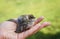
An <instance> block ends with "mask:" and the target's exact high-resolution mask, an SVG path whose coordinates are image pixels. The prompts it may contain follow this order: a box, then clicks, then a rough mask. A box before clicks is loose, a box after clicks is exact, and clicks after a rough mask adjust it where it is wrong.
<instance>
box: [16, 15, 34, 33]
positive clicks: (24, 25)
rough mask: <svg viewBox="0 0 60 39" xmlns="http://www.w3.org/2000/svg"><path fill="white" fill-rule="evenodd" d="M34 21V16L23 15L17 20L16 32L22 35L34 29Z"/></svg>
mask: <svg viewBox="0 0 60 39" xmlns="http://www.w3.org/2000/svg"><path fill="white" fill-rule="evenodd" d="M34 21H35V17H34V16H33V15H21V16H20V17H18V19H17V28H16V31H15V32H16V33H21V32H24V31H26V30H28V29H29V28H31V27H32V25H33V23H34Z"/></svg>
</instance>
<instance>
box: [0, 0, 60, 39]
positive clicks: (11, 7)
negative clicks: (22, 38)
mask: <svg viewBox="0 0 60 39" xmlns="http://www.w3.org/2000/svg"><path fill="white" fill-rule="evenodd" d="M22 14H33V15H34V16H36V18H38V17H40V16H44V17H45V19H44V21H50V22H51V26H49V27H46V28H44V29H42V30H40V32H38V33H36V34H35V35H33V36H31V37H29V38H28V39H60V0H0V22H3V21H5V20H7V19H10V18H16V17H18V16H20V15H22ZM44 21H43V22H44Z"/></svg>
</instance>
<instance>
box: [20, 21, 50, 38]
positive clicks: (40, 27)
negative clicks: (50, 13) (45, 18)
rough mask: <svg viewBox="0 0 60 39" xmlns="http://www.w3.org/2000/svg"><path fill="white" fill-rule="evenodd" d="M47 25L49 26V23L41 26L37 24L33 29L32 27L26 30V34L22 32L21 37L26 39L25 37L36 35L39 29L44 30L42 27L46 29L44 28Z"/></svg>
mask: <svg viewBox="0 0 60 39" xmlns="http://www.w3.org/2000/svg"><path fill="white" fill-rule="evenodd" d="M48 25H50V23H49V22H44V23H43V24H41V25H40V24H37V25H35V26H34V27H32V28H31V29H30V30H28V31H26V32H23V33H22V35H21V36H23V37H25V38H26V37H28V36H30V35H32V34H34V33H36V32H37V31H38V30H39V29H42V28H44V27H46V26H48Z"/></svg>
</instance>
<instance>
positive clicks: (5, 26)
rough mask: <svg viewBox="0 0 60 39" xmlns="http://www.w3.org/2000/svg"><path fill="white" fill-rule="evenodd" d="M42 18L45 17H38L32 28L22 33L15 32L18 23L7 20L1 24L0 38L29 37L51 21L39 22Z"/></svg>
mask: <svg viewBox="0 0 60 39" xmlns="http://www.w3.org/2000/svg"><path fill="white" fill-rule="evenodd" d="M42 20H43V17H40V18H38V19H37V20H36V21H35V23H34V25H33V27H32V28H30V29H29V30H27V31H25V32H22V33H15V32H14V31H15V30H16V26H17V25H16V23H14V22H10V21H5V22H3V23H1V24H0V39H25V38H26V37H29V36H30V35H32V34H34V33H36V32H37V31H38V30H40V29H42V28H44V27H46V26H48V25H50V23H49V22H44V23H42V24H39V22H41V21H42Z"/></svg>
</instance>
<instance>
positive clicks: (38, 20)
mask: <svg viewBox="0 0 60 39" xmlns="http://www.w3.org/2000/svg"><path fill="white" fill-rule="evenodd" d="M43 19H44V17H43V16H41V17H40V18H38V19H37V20H36V21H35V23H34V25H36V24H38V23H39V22H41V21H42V20H43ZM34 25H33V26H34Z"/></svg>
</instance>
